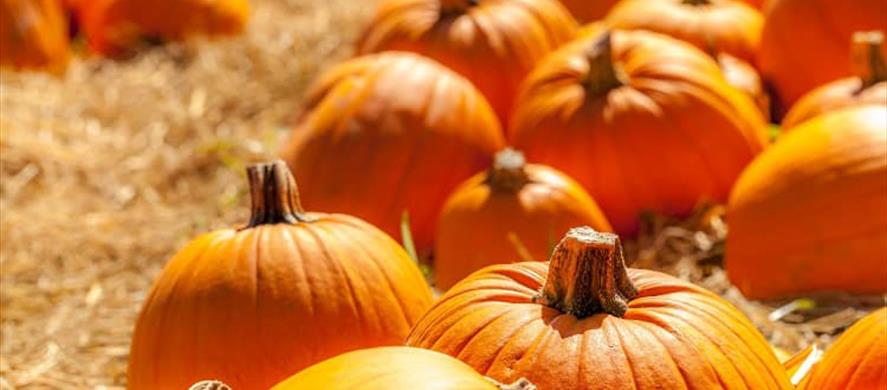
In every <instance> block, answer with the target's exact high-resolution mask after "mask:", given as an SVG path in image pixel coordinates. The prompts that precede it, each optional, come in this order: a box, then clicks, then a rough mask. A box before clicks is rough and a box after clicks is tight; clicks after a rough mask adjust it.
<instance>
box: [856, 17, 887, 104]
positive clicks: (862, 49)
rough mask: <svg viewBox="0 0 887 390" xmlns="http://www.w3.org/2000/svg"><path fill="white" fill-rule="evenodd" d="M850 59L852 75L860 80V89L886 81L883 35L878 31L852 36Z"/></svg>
mask: <svg viewBox="0 0 887 390" xmlns="http://www.w3.org/2000/svg"><path fill="white" fill-rule="evenodd" d="M851 47H852V50H851V51H852V58H853V60H852V61H853V69H854V73H856V75H857V76H859V78H860V79H862V88H860V90H863V89H866V88H868V87H871V86H873V85H875V84H877V83H880V82H882V81H887V65H885V61H884V54H883V49H884V34H883V33H881V32H880V31H860V32H856V33H854V34H853V44H852V46H851Z"/></svg>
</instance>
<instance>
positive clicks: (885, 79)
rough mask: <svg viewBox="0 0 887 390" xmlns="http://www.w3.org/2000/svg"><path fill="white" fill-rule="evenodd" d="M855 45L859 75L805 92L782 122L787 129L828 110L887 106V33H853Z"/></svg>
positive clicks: (855, 66) (855, 62)
mask: <svg viewBox="0 0 887 390" xmlns="http://www.w3.org/2000/svg"><path fill="white" fill-rule="evenodd" d="M852 48H853V49H852V51H853V56H852V57H853V62H854V66H853V68H854V71H855V72H856V75H855V76H853V77H849V78H844V79H840V80H836V81H832V82H830V83H828V84H825V85H823V86H820V87H818V88H816V89H814V90H812V91H810V93H808V94H806V95H804V97H802V98H801V99H799V100H798V102H797V103H795V105H794V106H792V109H791V110H790V111H789V112H788V114H786V115H785V119H784V120H783V121H782V128H783V129H785V131H788V130H789V129H791V128H792V127H794V126H797V125H798V124H799V123H801V122H804V121H806V120H808V119H810V118H814V117H816V116H817V115H820V114H822V113H824V112H829V111H834V110H838V109H841V108H844V107H852V106H859V105H866V104H881V105H887V61H885V60H884V34H882V33H881V32H880V31H872V32H859V33H856V34H853V45H852Z"/></svg>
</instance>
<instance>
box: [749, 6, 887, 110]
mask: <svg viewBox="0 0 887 390" xmlns="http://www.w3.org/2000/svg"><path fill="white" fill-rule="evenodd" d="M868 30H879V31H884V30H887V6H885V5H884V0H852V1H840V0H772V1H770V2H769V3H768V6H767V11H766V20H765V22H764V30H763V33H762V36H761V47H760V52H759V53H758V64H759V68H760V69H761V73H762V75H763V76H764V79H766V80H768V81H769V82H770V83H771V84H772V85H773V87H774V88H775V92H776V95H777V96H778V98H779V102H780V104H779V106H780V112H781V114H784V113H785V111H786V110H788V109H789V108H790V107H791V105H792V104H794V102H795V101H796V100H797V99H798V98H800V97H801V96H802V95H804V94H805V93H807V92H809V91H810V90H812V89H813V88H815V87H818V86H820V85H822V84H825V83H827V82H829V81H832V80H836V79H839V78H842V77H848V76H851V75H852V68H851V60H850V51H848V50H847V42H850V37H851V36H852V35H853V33H854V32H856V31H868Z"/></svg>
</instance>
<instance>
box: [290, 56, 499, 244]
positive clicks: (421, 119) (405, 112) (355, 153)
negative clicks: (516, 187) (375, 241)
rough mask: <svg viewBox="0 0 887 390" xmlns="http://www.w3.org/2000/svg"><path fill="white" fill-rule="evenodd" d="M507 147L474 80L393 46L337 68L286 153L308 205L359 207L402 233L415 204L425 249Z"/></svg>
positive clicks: (413, 218) (416, 228) (311, 96)
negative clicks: (453, 200) (471, 181)
mask: <svg viewBox="0 0 887 390" xmlns="http://www.w3.org/2000/svg"><path fill="white" fill-rule="evenodd" d="M407 92H408V93H407ZM503 146H504V140H503V137H502V130H501V128H500V126H499V123H498V121H497V120H496V116H495V114H494V113H493V110H492V109H491V108H490V106H489V104H488V103H487V101H486V100H485V99H484V97H483V96H482V95H481V94H480V92H478V91H477V89H475V88H474V87H473V86H472V85H471V83H470V82H468V81H467V80H465V79H464V78H462V77H461V76H459V75H457V74H455V73H453V72H452V71H450V70H449V69H446V68H444V67H443V66H441V65H440V64H438V63H436V62H434V61H431V60H429V59H427V58H425V57H421V56H418V55H415V54H411V53H404V52H389V53H381V54H376V55H370V56H364V57H358V58H355V59H352V60H349V61H346V62H344V63H341V64H339V65H336V66H335V67H333V68H331V69H330V70H328V71H327V72H326V73H325V74H324V75H323V76H322V77H321V78H320V80H319V81H318V82H317V83H316V84H315V85H314V87H313V88H312V89H311V91H310V92H309V93H308V103H307V109H306V112H305V114H304V115H303V116H302V118H301V119H300V120H299V123H298V125H297V126H296V128H295V129H294V130H293V133H292V139H291V140H290V141H289V144H288V145H287V146H285V148H284V149H283V150H282V152H281V153H282V156H283V158H284V159H285V160H286V161H287V162H288V163H289V164H290V167H291V168H292V169H293V170H294V172H295V173H296V176H297V177H298V178H299V181H300V182H301V183H302V184H303V185H304V187H305V191H304V192H303V193H302V195H303V199H304V201H305V204H306V205H307V206H308V207H311V208H313V209H316V210H323V211H329V212H344V213H347V214H352V215H355V216H358V217H360V218H363V219H365V220H366V221H368V222H370V223H372V224H373V225H375V226H378V227H380V228H381V229H382V230H384V231H385V232H387V233H388V234H390V235H392V236H394V237H400V224H401V216H402V215H403V213H404V211H407V212H409V219H410V223H411V228H412V231H413V238H414V239H415V243H416V245H417V247H418V249H419V250H420V251H428V250H430V249H431V243H432V240H433V237H434V228H435V224H436V222H437V216H438V214H440V209H441V207H442V206H443V203H444V201H445V200H446V198H447V195H449V194H450V193H451V192H452V191H453V189H454V188H456V186H458V185H459V184H460V183H462V182H463V181H464V180H465V179H467V178H469V177H471V176H472V175H474V174H475V173H476V172H478V171H481V170H483V169H485V168H486V167H488V166H489V165H490V162H492V160H493V154H495V153H496V151H497V150H499V149H501V148H502V147H503Z"/></svg>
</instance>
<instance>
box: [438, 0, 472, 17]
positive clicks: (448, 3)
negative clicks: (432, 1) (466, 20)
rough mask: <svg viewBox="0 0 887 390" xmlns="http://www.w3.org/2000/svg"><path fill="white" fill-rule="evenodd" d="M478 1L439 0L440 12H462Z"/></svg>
mask: <svg viewBox="0 0 887 390" xmlns="http://www.w3.org/2000/svg"><path fill="white" fill-rule="evenodd" d="M478 3H480V0H441V1H440V12H441V13H442V14H463V13H465V12H466V11H468V9H469V8H471V7H474V6H476V5H478Z"/></svg>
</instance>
